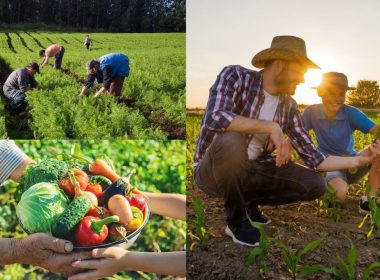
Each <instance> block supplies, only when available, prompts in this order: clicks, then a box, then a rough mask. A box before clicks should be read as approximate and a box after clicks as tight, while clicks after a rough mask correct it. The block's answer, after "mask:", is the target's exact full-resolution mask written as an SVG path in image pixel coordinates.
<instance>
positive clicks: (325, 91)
mask: <svg viewBox="0 0 380 280" xmlns="http://www.w3.org/2000/svg"><path fill="white" fill-rule="evenodd" d="M314 88H315V89H317V90H318V96H320V97H321V98H322V104H314V105H311V106H309V107H307V108H306V109H305V111H304V113H303V120H304V125H305V128H306V129H307V130H311V129H313V130H314V132H315V135H316V138H317V142H318V149H319V150H320V151H321V152H322V153H324V154H325V155H326V156H327V155H333V156H356V155H357V154H358V153H357V152H356V151H355V150H354V138H353V133H354V131H355V130H359V131H361V132H363V133H365V134H367V133H370V134H372V135H375V134H376V132H377V130H378V129H379V128H378V126H377V125H376V124H375V123H374V122H373V121H372V120H370V119H369V118H368V117H367V116H366V115H365V114H364V113H363V112H361V111H360V110H359V109H357V108H355V107H352V106H348V105H345V104H344V102H345V100H346V91H347V90H352V89H355V88H353V87H349V86H348V80H347V77H346V75H344V74H343V73H337V72H329V73H325V74H324V75H323V80H322V82H321V84H320V86H319V87H314ZM367 152H368V151H367ZM359 154H364V152H363V151H362V152H359ZM379 169H380V160H379V157H377V158H375V160H373V161H372V163H371V164H370V165H367V166H363V167H359V168H358V169H357V170H353V171H351V172H350V170H336V171H331V172H327V174H326V180H327V182H328V183H329V184H330V185H331V186H332V187H333V188H334V189H335V190H336V195H337V198H338V200H339V201H344V200H345V199H346V193H347V190H348V185H349V184H352V183H355V182H358V181H359V180H360V179H362V178H363V177H364V176H365V175H367V174H368V173H369V180H368V181H369V185H370V187H371V190H370V195H371V196H376V192H377V189H378V188H379V186H380V172H379V171H378V170H379ZM359 212H360V213H368V212H369V203H368V201H367V197H366V196H363V197H362V198H361V199H360V203H359Z"/></svg>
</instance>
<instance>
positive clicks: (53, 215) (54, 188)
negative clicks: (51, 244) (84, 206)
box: [16, 182, 70, 234]
mask: <svg viewBox="0 0 380 280" xmlns="http://www.w3.org/2000/svg"><path fill="white" fill-rule="evenodd" d="M69 202H70V201H69V199H68V198H67V196H66V195H65V194H64V193H63V191H62V190H61V189H60V188H59V187H58V185H57V184H52V183H46V182H42V183H38V184H35V185H33V186H31V187H30V188H29V189H28V190H27V191H25V192H24V193H23V194H22V196H21V200H20V202H19V203H18V204H17V206H16V214H17V217H18V219H19V221H20V223H21V225H22V227H23V228H24V229H25V230H26V231H27V232H28V233H35V232H45V233H49V234H51V232H52V227H53V224H54V222H55V221H56V220H57V219H58V218H59V216H60V215H61V214H62V213H63V211H64V210H65V209H66V208H67V207H68V205H69Z"/></svg>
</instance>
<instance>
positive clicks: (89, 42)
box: [84, 35, 92, 49]
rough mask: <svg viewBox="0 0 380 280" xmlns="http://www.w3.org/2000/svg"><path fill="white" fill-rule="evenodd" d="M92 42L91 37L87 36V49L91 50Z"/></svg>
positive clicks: (85, 41) (85, 40)
mask: <svg viewBox="0 0 380 280" xmlns="http://www.w3.org/2000/svg"><path fill="white" fill-rule="evenodd" d="M91 42H92V40H91V38H90V35H86V38H84V45H86V48H87V49H90V45H91Z"/></svg>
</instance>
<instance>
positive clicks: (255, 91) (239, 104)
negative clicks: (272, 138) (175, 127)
mask: <svg viewBox="0 0 380 280" xmlns="http://www.w3.org/2000/svg"><path fill="white" fill-rule="evenodd" d="M262 81H263V71H260V72H257V71H253V70H249V69H246V68H244V67H241V66H239V65H233V66H227V67H225V68H224V69H223V70H222V72H221V73H220V74H219V75H218V77H217V80H216V82H215V83H214V85H213V86H212V87H211V89H210V97H209V100H208V104H207V108H206V111H205V113H204V116H203V119H202V126H201V130H200V132H199V135H198V140H197V145H196V148H195V154H194V159H193V161H194V165H197V164H198V163H199V162H200V161H201V160H202V157H203V156H204V154H205V153H206V151H207V148H208V147H209V146H210V144H211V142H212V141H213V139H214V137H215V136H216V135H217V134H218V133H221V132H223V131H224V130H225V129H226V128H227V127H228V126H229V125H230V123H231V122H232V120H233V119H234V117H235V116H236V115H240V116H244V117H247V118H252V119H258V117H259V113H260V108H261V106H262V104H263V103H264V98H265V96H264V93H263V88H262V87H263V85H262V84H263V83H262ZM273 121H274V122H277V123H278V124H279V125H280V127H281V129H282V131H283V132H284V134H286V135H288V137H289V139H290V141H291V143H292V146H293V147H294V149H296V151H297V153H298V154H299V156H300V157H301V159H302V160H303V161H304V163H305V164H306V165H307V166H309V167H311V168H316V167H317V166H318V165H319V164H320V163H321V162H322V161H323V160H324V159H325V156H324V155H323V154H322V153H321V152H319V151H318V150H317V149H316V148H315V147H314V144H313V141H312V139H311V137H310V135H309V133H308V132H307V131H306V130H305V129H304V127H303V125H302V116H301V113H300V111H299V110H298V105H297V103H296V101H295V100H294V99H293V98H291V97H290V96H288V95H280V96H279V104H278V106H277V110H276V113H275V115H274V119H273ZM249 140H250V135H247V141H249ZM274 160H275V157H274V156H273V155H271V154H264V155H261V156H260V157H259V158H257V161H259V162H272V161H274Z"/></svg>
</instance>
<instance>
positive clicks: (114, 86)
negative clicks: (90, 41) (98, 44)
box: [79, 53, 129, 97]
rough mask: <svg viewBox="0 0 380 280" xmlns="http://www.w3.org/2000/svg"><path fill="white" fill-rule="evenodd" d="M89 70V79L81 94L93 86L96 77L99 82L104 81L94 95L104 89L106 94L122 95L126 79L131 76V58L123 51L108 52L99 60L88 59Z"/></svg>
mask: <svg viewBox="0 0 380 280" xmlns="http://www.w3.org/2000/svg"><path fill="white" fill-rule="evenodd" d="M87 72H88V76H87V80H86V82H85V85H84V86H83V88H82V90H81V92H80V94H79V96H82V95H83V94H84V93H85V92H86V91H87V90H88V89H89V88H91V87H92V86H93V84H94V82H95V79H96V80H97V81H98V83H103V86H102V87H101V88H100V89H99V90H98V91H97V92H96V94H95V96H94V97H97V96H98V95H99V94H101V93H102V92H104V91H106V94H112V95H114V96H115V97H120V96H121V90H122V88H123V83H124V79H125V77H128V76H129V58H128V56H126V55H125V54H122V53H111V54H106V55H104V56H102V57H100V58H99V59H97V60H90V61H88V62H87Z"/></svg>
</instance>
